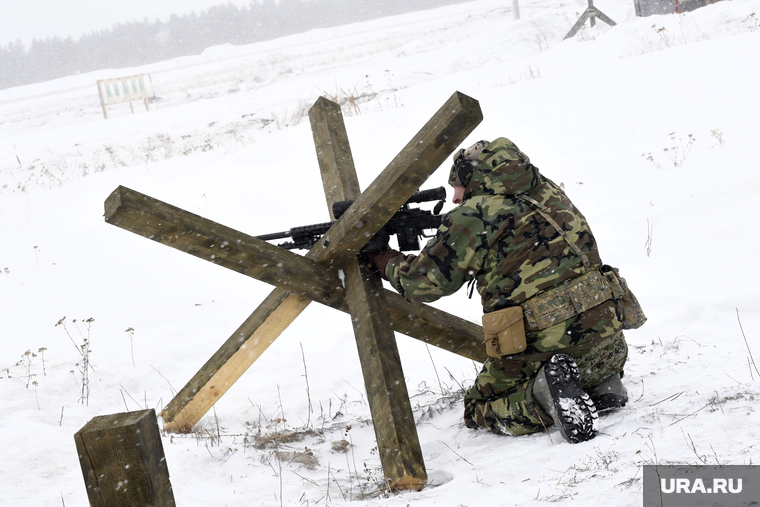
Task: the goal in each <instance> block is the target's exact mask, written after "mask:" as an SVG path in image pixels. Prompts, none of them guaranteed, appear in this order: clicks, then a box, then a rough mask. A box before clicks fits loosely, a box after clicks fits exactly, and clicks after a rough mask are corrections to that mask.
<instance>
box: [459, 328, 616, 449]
mask: <svg viewBox="0 0 760 507" xmlns="http://www.w3.org/2000/svg"><path fill="white" fill-rule="evenodd" d="M556 352H560V353H561V352H562V349H561V348H560V349H557V350H556ZM569 355H570V356H572V357H573V358H574V359H575V362H576V364H577V365H578V370H579V371H580V374H581V385H582V387H583V388H588V387H593V386H595V385H597V384H600V383H601V382H603V381H604V380H606V379H607V378H608V377H610V376H612V375H615V374H616V373H620V372H621V371H622V370H623V366H624V365H625V361H626V359H627V357H628V346H627V345H626V342H625V337H624V336H623V332H622V331H617V332H615V333H614V334H612V335H611V336H608V337H607V338H603V339H601V341H598V342H597V343H595V344H594V345H593V346H591V347H590V348H588V349H586V350H582V351H579V352H577V353H573V352H569ZM542 365H543V361H514V360H510V358H509V356H503V357H497V358H489V359H488V360H487V361H486V362H485V364H484V365H483V369H482V371H481V372H480V374H479V375H478V378H477V380H476V382H475V385H473V386H472V388H471V389H470V390H469V392H468V393H467V394H466V395H465V399H464V404H465V405H464V420H465V424H466V425H467V427H469V428H473V429H476V428H488V429H489V430H491V431H493V432H494V433H499V434H512V435H525V434H528V433H535V432H537V431H541V430H543V429H544V426H549V425H550V424H552V420H551V418H550V417H549V416H548V415H546V414H545V413H544V412H543V411H542V410H541V409H540V407H538V405H537V404H536V403H534V402H533V399H532V395H531V388H532V386H533V379H534V378H535V376H536V374H537V373H538V370H539V369H540V368H541V366H542Z"/></svg>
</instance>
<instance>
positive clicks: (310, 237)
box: [256, 187, 446, 252]
mask: <svg viewBox="0 0 760 507" xmlns="http://www.w3.org/2000/svg"><path fill="white" fill-rule="evenodd" d="M445 200H446V189H445V188H444V187H438V188H431V189H428V190H418V191H417V192H415V193H414V195H412V197H410V198H409V200H408V201H406V203H405V204H404V205H403V206H401V209H399V210H398V211H397V212H396V214H395V215H393V217H392V218H391V219H390V220H389V221H388V223H386V224H385V226H383V228H382V229H381V230H380V232H379V233H378V234H377V235H376V236H375V237H374V238H372V239H371V240H370V243H373V242H374V240H375V238H377V237H378V236H385V241H384V244H385V245H387V243H388V242H387V239H388V237H389V236H390V235H393V234H395V235H396V237H397V239H398V246H399V250H401V251H402V252H407V251H410V250H419V249H420V242H419V238H420V237H423V238H430V237H432V235H426V234H425V233H424V231H425V230H426V229H437V228H438V226H440V225H441V215H440V212H441V209H442V208H443V203H444V201H445ZM430 201H439V202H438V203H437V204H436V205H435V207H434V208H433V211H432V212H430V211H427V210H423V209H419V208H410V207H409V205H410V204H413V203H421V202H430ZM353 203H354V201H338V202H335V203H333V205H332V210H333V216H334V217H335V220H338V219H339V218H340V217H341V216H343V214H344V213H345V212H346V211H347V210H348V208H350V207H351V205H352V204H353ZM333 224H335V222H325V223H322V224H313V225H303V226H300V227H293V228H292V229H290V230H289V231H284V232H275V233H273V234H264V235H262V236H256V237H257V238H258V239H263V240H265V241H270V240H274V239H284V238H291V239H292V240H293V241H288V242H285V243H281V244H279V245H277V246H279V247H282V248H285V249H287V250H292V249H302V250H309V249H311V247H313V246H314V245H315V244H316V243H317V241H319V239H320V238H321V237H322V236H323V235H324V234H325V233H326V232H327V231H328V230H329V229H330V227H332V226H333ZM368 246H369V244H368ZM365 249H366V247H365ZM365 249H362V251H366V250H365Z"/></svg>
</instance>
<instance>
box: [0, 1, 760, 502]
mask: <svg viewBox="0 0 760 507" xmlns="http://www.w3.org/2000/svg"><path fill="white" fill-rule="evenodd" d="M596 5H597V7H599V8H600V9H601V10H602V11H603V12H605V13H606V14H607V15H609V16H610V17H611V18H612V19H614V20H615V21H616V22H617V23H618V24H617V26H615V27H609V26H607V25H605V24H603V23H597V25H596V27H594V28H593V29H592V28H589V27H588V25H587V26H586V27H585V28H584V29H583V30H582V31H581V32H580V33H579V34H578V35H577V36H576V37H575V38H574V39H571V40H566V41H563V40H562V38H563V37H564V35H565V34H566V33H567V31H568V30H569V29H570V27H571V26H572V24H573V23H574V22H575V20H576V19H577V17H578V15H579V14H580V13H581V12H582V11H583V10H584V9H585V7H586V2H585V0H573V1H563V2H555V1H549V0H525V1H521V2H520V8H521V19H520V20H519V21H515V20H514V17H513V13H512V10H511V3H510V2H504V1H502V0H498V1H497V0H479V1H474V2H470V3H465V4H459V5H454V6H450V7H446V8H441V9H437V10H432V11H427V12H419V13H413V14H408V15H404V16H399V17H392V18H386V19H381V20H376V21H372V22H368V23H362V24H357V25H351V26H345V27H341V28H336V29H330V30H315V31H311V32H309V33H306V34H302V35H298V36H292V37H288V38H284V39H280V40H276V41H271V42H266V43H261V44H255V45H250V46H244V47H232V46H223V47H216V48H212V49H209V50H207V51H206V52H205V53H204V54H203V55H201V56H198V57H187V58H181V59H177V60H172V61H167V62H163V63H159V64H154V65H150V66H145V67H140V68H134V69H120V70H114V71H103V72H96V73H91V74H87V75H79V76H72V77H68V78H64V79H59V80H55V81H51V82H47V83H41V84H35V85H30V86H24V87H19V88H14V89H8V90H2V91H0V340H1V342H0V343H2V347H1V348H0V367H2V370H1V371H0V402H1V403H2V406H3V410H2V411H1V412H0V434H1V435H2V445H1V446H0V477H2V478H1V479H0V492H1V493H2V499H3V500H2V502H0V503H2V504H3V505H14V506H30V507H31V506H33V507H47V506H56V507H57V506H61V505H65V506H67V507H73V506H81V505H87V496H86V491H85V487H84V481H83V479H82V474H81V470H80V467H79V461H78V458H77V453H76V450H75V447H74V440H73V435H74V433H75V432H76V431H78V430H79V429H80V428H81V427H82V426H83V425H84V424H85V423H86V422H87V421H89V420H90V419H91V418H93V417H95V416H97V415H105V414H112V413H116V412H123V411H126V410H130V411H131V410H138V409H143V408H146V407H147V408H155V409H156V411H159V410H160V409H161V408H162V407H163V406H165V405H166V403H168V401H169V400H170V399H171V398H172V396H173V393H174V392H176V390H178V389H180V388H181V387H182V386H183V385H184V384H185V383H186V382H187V381H188V380H189V379H190V378H191V377H192V375H193V374H194V373H195V372H196V371H197V370H198V369H199V368H200V367H201V366H202V365H203V363H204V362H205V361H206V360H207V359H208V358H209V357H210V356H211V354H212V353H213V352H214V351H216V349H217V348H218V347H219V346H220V345H221V344H222V343H223V342H224V341H225V340H226V339H227V338H228V337H229V336H230V334H231V333H232V332H233V331H234V330H235V329H236V328H237V326H238V325H239V324H240V323H241V322H242V321H243V320H244V319H245V318H246V317H247V316H248V315H249V314H250V313H251V312H252V311H253V310H254V309H255V308H256V307H257V306H258V304H259V303H260V302H261V301H262V300H263V299H264V297H265V296H266V295H267V294H269V292H270V290H271V288H270V287H269V286H267V285H266V284H264V283H262V282H258V281H256V280H252V279H250V278H247V277H245V276H242V275H239V274H237V273H234V272H231V271H228V270H225V269H223V268H220V267H217V266H214V265H212V264H210V263H207V262H203V261H201V260H199V259H197V258H195V257H192V256H189V255H185V254H182V253H180V252H178V251H176V250H173V249H170V248H166V247H164V246H162V245H159V244H157V243H154V242H151V241H147V240H145V239H144V238H141V237H138V236H136V235H134V234H129V233H128V232H126V231H124V230H121V229H119V228H116V227H113V226H110V225H108V224H106V223H105V222H104V221H103V201H104V200H105V198H106V197H107V196H108V195H109V194H110V193H111V191H113V190H114V189H115V188H116V187H117V186H118V185H125V186H127V187H130V188H133V189H135V190H138V191H140V192H143V193H145V194H148V195H150V196H153V197H156V198H158V199H161V200H163V201H167V202H169V203H171V204H174V205H176V206H179V207H181V208H183V209H186V210H188V211H192V212H194V213H197V214H200V215H203V216H205V217H206V218H209V219H211V220H214V221H217V222H220V223H222V224H225V225H227V226H230V227H233V228H235V229H238V230H241V231H244V232H246V233H249V234H264V233H268V232H275V231H281V230H286V229H288V228H290V227H292V226H296V225H305V224H309V223H317V222H324V221H327V219H328V215H327V210H326V207H325V205H324V199H323V195H322V186H321V181H320V178H319V174H318V167H317V160H316V156H315V151H314V147H313V141H312V137H311V132H310V128H309V124H308V120H307V119H306V118H305V117H304V113H305V111H306V110H307V109H308V107H310V105H311V104H312V103H313V102H314V101H315V100H316V98H317V97H318V96H320V95H326V96H328V97H333V98H336V99H337V100H340V101H341V102H344V115H345V117H346V126H347V130H348V135H349V139H350V142H351V148H352V151H353V155H354V159H355V162H356V167H357V172H358V174H359V179H360V183H361V184H362V187H363V188H365V187H366V186H367V185H369V183H370V182H371V181H372V180H373V179H374V178H375V176H377V175H378V174H379V173H380V172H381V171H382V169H383V168H384V167H385V166H386V165H387V164H388V163H389V162H390V160H391V159H392V158H393V157H394V156H395V155H396V154H397V153H398V151H399V150H400V149H401V148H402V147H403V146H404V145H405V144H406V143H407V142H408V140H409V139H410V138H411V137H412V136H413V135H414V134H415V133H416V132H417V130H419V128H420V127H421V126H422V125H423V124H424V123H425V122H426V121H427V120H428V118H429V117H430V116H431V115H432V114H433V113H434V112H435V111H436V110H437V109H438V108H439V107H440V106H441V105H442V104H443V103H444V101H445V100H446V99H447V98H448V97H450V96H451V95H452V93H454V91H460V92H463V93H465V94H467V95H469V96H471V97H473V98H475V99H477V100H479V101H480V105H481V108H482V110H483V113H484V117H485V119H484V121H483V122H482V123H481V124H480V126H478V128H477V129H476V130H475V132H474V133H473V134H472V135H471V136H470V138H469V139H468V141H470V142H474V141H476V140H479V139H492V138H495V137H498V136H506V137H509V138H511V139H513V140H514V141H515V142H516V143H517V144H518V145H519V146H520V148H521V149H522V150H523V151H525V152H526V153H527V154H529V155H530V157H531V159H532V161H533V162H534V163H535V164H536V165H537V166H539V167H540V168H541V170H542V171H543V173H544V174H546V175H547V176H548V177H550V178H552V179H553V180H554V181H555V182H557V183H560V182H561V183H563V184H564V186H565V189H566V191H567V193H568V195H569V196H570V197H571V199H573V201H574V202H575V203H576V204H577V205H578V207H579V208H580V209H581V210H582V211H583V213H584V214H585V216H586V217H587V218H588V219H589V221H590V223H591V225H592V227H593V230H594V232H595V234H596V236H597V239H598V240H599V243H600V250H601V253H602V256H603V259H604V260H605V262H607V263H609V264H613V265H615V266H618V267H619V268H620V269H621V272H622V273H623V275H624V276H625V277H626V278H627V279H628V281H629V284H630V285H631V287H632V288H633V289H634V291H635V292H636V294H637V296H638V297H639V299H640V301H641V303H642V305H643V306H644V309H645V311H646V313H647V316H648V317H649V321H648V323H647V324H646V325H645V326H644V327H643V328H641V329H639V330H636V331H631V332H628V333H627V337H628V340H629V345H630V358H629V362H628V364H627V367H626V375H625V379H624V382H625V384H626V386H627V387H628V390H629V393H630V397H631V403H630V404H629V405H628V406H627V407H626V408H625V409H624V410H622V411H620V412H618V413H615V414H613V415H609V416H607V417H604V418H603V419H601V423H600V426H601V434H600V435H599V436H598V437H597V438H596V439H594V440H592V441H590V442H587V443H583V444H579V445H570V444H567V443H565V442H564V441H562V439H561V437H560V436H559V434H558V433H557V432H556V431H555V430H550V432H549V436H547V435H546V434H536V435H532V436H525V437H519V438H512V437H503V436H496V435H492V434H490V433H487V432H476V431H472V430H468V429H466V428H464V427H463V426H462V423H461V415H462V405H461V396H462V388H463V387H464V388H466V387H468V386H469V385H470V384H471V383H472V381H473V379H474V378H475V375H476V372H477V370H478V369H479V366H480V365H477V364H473V362H472V361H469V360H465V359H463V358H461V357H458V356H454V355H452V354H450V353H447V352H445V351H442V350H438V349H435V348H434V347H426V346H425V345H424V344H422V343H421V342H418V341H416V340H413V339H411V338H407V337H405V336H403V335H399V336H398V343H399V349H400V353H401V358H402V362H403V368H404V373H405V376H406V382H407V386H408V388H409V391H410V394H411V395H412V404H413V407H414V409H415V417H416V418H417V419H418V421H419V423H418V427H417V428H418V432H419V436H420V441H421V445H422V450H423V453H424V459H425V464H426V467H427V469H428V473H429V477H430V485H429V486H428V487H426V488H425V489H423V490H422V491H420V492H409V493H394V494H390V495H389V494H387V493H386V492H384V491H383V489H382V488H381V487H380V486H379V485H380V484H381V483H382V472H381V469H380V461H379V458H378V456H377V451H376V450H375V449H374V448H375V442H374V433H373V429H372V426H371V421H370V417H369V408H368V406H367V403H366V395H365V392H364V387H363V381H362V375H361V371H360V368H359V359H358V354H357V352H356V348H355V346H354V344H353V333H352V329H351V325H350V322H349V319H348V318H347V317H346V315H345V314H341V313H339V312H335V311H333V310H331V309H328V308H326V307H320V306H319V305H317V304H312V305H310V306H309V307H308V308H307V309H306V311H305V312H304V313H303V314H302V315H301V316H300V317H299V318H298V319H297V320H296V321H295V322H294V323H293V325H291V326H290V327H289V328H288V329H287V330H286V331H285V333H283V335H282V336H281V337H280V338H279V339H278V340H277V341H276V342H275V343H274V344H273V345H272V346H271V347H270V348H269V349H268V350H267V351H266V352H265V353H264V355H263V356H262V357H261V358H260V359H259V360H258V361H257V362H256V363H255V364H254V365H253V367H251V368H250V370H249V371H248V372H247V373H246V374H245V375H244V376H243V377H242V378H241V380H240V381H238V382H237V384H236V385H235V386H234V387H233V388H232V389H231V390H230V391H229V392H228V393H227V394H226V395H225V396H224V397H223V398H222V400H221V401H220V402H219V403H217V404H216V406H215V408H214V410H213V411H212V412H210V413H209V416H208V417H207V418H206V419H204V420H203V421H202V423H201V424H200V425H199V427H198V428H197V430H196V431H195V432H194V433H193V434H190V435H170V434H167V435H165V436H164V438H163V445H164V449H165V452H166V459H167V463H168V467H169V471H170V473H171V481H172V485H173V488H174V495H175V498H176V501H177V504H178V505H179V506H182V507H189V506H203V507H205V506H224V505H230V506H249V505H299V506H300V505H311V506H314V505H368V506H386V505H387V506H407V505H415V506H420V507H424V506H432V505H441V506H459V505H464V506H475V505H488V504H490V505H520V506H523V505H544V504H545V503H546V502H563V503H565V504H567V505H605V506H630V505H640V504H641V501H642V492H641V491H642V483H641V477H642V474H641V466H642V465H643V464H654V463H689V464H716V463H719V464H757V462H758V461H759V459H760V444H758V439H760V429H758V428H759V427H760V416H758V413H757V411H756V408H755V407H756V404H757V398H758V396H760V374H758V371H757V367H756V366H755V365H754V364H752V361H753V358H752V354H753V353H754V357H755V358H756V359H758V360H760V312H759V311H758V309H759V308H760V296H758V291H757V285H758V282H760V276H758V274H757V272H756V271H755V269H756V266H755V263H756V262H757V259H758V254H757V252H758V251H759V250H760V239H758V234H757V233H756V230H757V225H756V223H755V221H756V217H757V214H756V206H757V204H756V203H757V201H755V199H757V198H758V195H760V162H758V157H757V155H756V153H755V151H754V148H753V146H757V134H758V132H759V130H758V127H757V125H756V121H757V118H760V101H759V100H758V96H757V87H758V85H757V82H758V78H760V58H758V55H760V29H759V28H760V27H759V23H758V17H760V0H733V1H725V2H721V3H718V4H715V5H712V6H708V7H705V8H702V9H699V10H697V11H694V12H691V13H687V14H683V15H670V16H654V17H649V18H636V17H635V15H634V9H633V2H630V1H628V2H612V1H611V0H598V1H597V2H596ZM755 13H757V14H755ZM140 72H145V73H148V74H150V75H151V83H152V87H153V91H154V92H155V95H156V96H157V97H158V98H159V100H158V101H157V102H156V103H155V104H151V111H150V112H147V113H146V112H145V111H144V110H143V108H142V105H141V104H139V103H138V104H135V114H131V113H130V111H129V108H128V106H126V105H123V106H120V107H114V108H112V109H111V113H110V116H111V118H110V119H109V120H107V121H106V120H104V119H103V117H102V113H101V110H100V107H99V104H98V98H97V94H96V87H95V81H96V80H97V79H103V78H108V77H117V76H122V75H130V74H134V73H140ZM349 98H350V99H351V100H348V99H349ZM156 106H157V107H156ZM447 167H448V165H447V164H445V165H444V166H443V167H442V168H441V169H440V170H439V171H437V172H436V173H435V174H434V175H433V176H432V177H431V178H430V180H429V181H428V184H427V185H425V188H429V187H433V186H438V185H445V182H446V170H447ZM436 306H438V307H439V308H442V309H445V310H447V311H449V312H452V313H454V314H456V315H459V316H461V317H463V318H466V319H469V320H472V321H474V322H479V319H480V313H481V311H480V305H479V301H477V300H476V299H472V300H468V299H467V297H466V295H465V294H464V291H462V293H460V294H457V295H455V296H452V297H450V298H448V299H446V300H443V301H441V302H439V303H438V304H437V305H436ZM64 316H65V317H66V318H65V320H63V321H62V322H61V324H60V325H58V326H56V324H57V323H59V321H61V319H62V318H63V317H64ZM90 318H92V319H94V321H89V322H87V320H88V319H90ZM84 338H89V343H90V350H91V353H90V354H89V360H90V361H91V364H92V370H91V371H90V373H89V389H90V392H89V395H88V397H87V403H84V404H82V403H80V397H81V396H82V357H81V356H80V349H79V346H80V345H81V344H82V343H83V340H84ZM307 381H308V385H307ZM307 387H308V391H307ZM310 404H311V406H312V407H313V411H312V412H311V413H310V412H309V406H310ZM273 432H287V433H289V434H290V435H291V438H292V441H291V442H287V443H285V442H284V443H282V444H280V445H279V447H278V450H275V449H274V447H273V444H272V440H271V439H270V438H267V437H268V436H269V435H271V434H272V433H273ZM344 441H345V442H347V443H348V445H346V443H345V442H344ZM277 451H279V452H277Z"/></svg>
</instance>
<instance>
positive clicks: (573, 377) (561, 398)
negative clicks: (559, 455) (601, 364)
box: [544, 354, 599, 444]
mask: <svg viewBox="0 0 760 507" xmlns="http://www.w3.org/2000/svg"><path fill="white" fill-rule="evenodd" d="M544 373H545V377H546V383H547V385H548V387H549V392H550V393H551V395H552V400H553V401H554V408H555V412H556V413H555V414H552V416H553V418H554V423H555V424H556V425H557V428H558V429H559V431H560V433H561V434H562V437H563V438H564V439H565V440H567V441H568V442H570V443H571V444H577V443H580V442H585V441H587V440H591V439H592V438H594V437H595V436H596V434H597V432H598V420H599V415H598V414H597V410H596V406H594V402H593V401H591V398H590V397H589V395H588V394H587V393H586V392H585V391H584V390H583V389H581V375H580V372H579V371H578V367H577V366H576V365H575V361H573V359H572V358H571V357H570V356H567V355H565V354H556V355H554V356H552V358H551V359H549V361H548V362H547V363H546V364H545V365H544Z"/></svg>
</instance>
